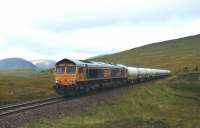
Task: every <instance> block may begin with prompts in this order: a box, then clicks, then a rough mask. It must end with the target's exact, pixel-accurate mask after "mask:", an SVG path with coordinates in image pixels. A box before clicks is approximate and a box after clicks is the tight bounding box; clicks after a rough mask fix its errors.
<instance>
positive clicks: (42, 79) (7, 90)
mask: <svg viewBox="0 0 200 128" xmlns="http://www.w3.org/2000/svg"><path fill="white" fill-rule="evenodd" d="M53 83H54V82H53V76H52V75H46V74H39V73H38V74H36V75H28V76H0V105H3V104H8V103H13V102H18V101H24V100H30V99H37V98H44V97H49V96H54V95H55V93H54V91H53V89H52V84H53Z"/></svg>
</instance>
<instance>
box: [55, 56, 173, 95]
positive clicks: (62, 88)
mask: <svg viewBox="0 0 200 128" xmlns="http://www.w3.org/2000/svg"><path fill="white" fill-rule="evenodd" d="M169 74H170V71H168V70H160V69H148V68H136V67H126V66H124V65H112V64H106V63H103V62H94V61H85V60H70V59H63V60H60V61H58V62H57V63H56V65H55V74H54V76H55V85H54V86H53V87H54V89H55V91H56V92H57V93H58V94H60V95H74V94H80V93H87V92H89V91H90V90H96V89H101V88H109V87H116V86H120V85H126V84H127V83H136V82H143V81H147V80H151V79H155V78H160V77H165V76H168V75H169Z"/></svg>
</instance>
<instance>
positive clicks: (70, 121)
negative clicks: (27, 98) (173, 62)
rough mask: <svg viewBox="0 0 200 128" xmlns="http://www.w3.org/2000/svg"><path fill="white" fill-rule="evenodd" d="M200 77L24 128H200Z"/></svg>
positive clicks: (152, 86)
mask: <svg viewBox="0 0 200 128" xmlns="http://www.w3.org/2000/svg"><path fill="white" fill-rule="evenodd" d="M199 76H200V73H181V74H178V75H177V76H172V77H170V78H167V79H165V80H160V81H155V82H151V83H146V84H145V86H140V87H138V88H135V90H129V91H128V92H127V93H126V94H124V95H123V96H120V97H114V98H111V99H110V100H108V101H99V103H98V104H97V105H96V106H95V107H93V109H91V110H90V111H88V112H82V113H80V115H78V116H66V117H61V118H57V119H39V120H35V121H33V122H31V123H28V124H26V125H25V126H24V127H23V128H198V127H199V126H200V109H199V108H200V97H199V96H200V80H199Z"/></svg>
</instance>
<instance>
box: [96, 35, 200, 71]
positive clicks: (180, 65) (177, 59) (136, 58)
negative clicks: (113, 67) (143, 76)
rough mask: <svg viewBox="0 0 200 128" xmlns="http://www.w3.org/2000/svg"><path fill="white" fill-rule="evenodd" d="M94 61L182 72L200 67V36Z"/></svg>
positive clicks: (162, 43)
mask: <svg viewBox="0 0 200 128" xmlns="http://www.w3.org/2000/svg"><path fill="white" fill-rule="evenodd" d="M92 60H96V61H104V62H109V63H120V64H125V65H129V66H138V67H151V68H166V69H170V70H172V71H175V72H177V71H181V70H183V69H184V68H185V69H186V68H188V69H189V70H194V69H195V67H196V66H198V65H199V67H200V35H195V36H190V37H184V38H180V39H175V40H169V41H164V42H158V43H153V44H150V45H145V46H143V47H138V48H133V49H130V50H127V51H123V52H119V53H115V54H111V55H105V56H101V57H97V58H93V59H92Z"/></svg>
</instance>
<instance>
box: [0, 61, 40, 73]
mask: <svg viewBox="0 0 200 128" xmlns="http://www.w3.org/2000/svg"><path fill="white" fill-rule="evenodd" d="M0 69H32V70H37V67H36V66H35V65H33V64H32V63H31V62H29V61H27V60H25V59H22V58H7V59H3V60H0Z"/></svg>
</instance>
